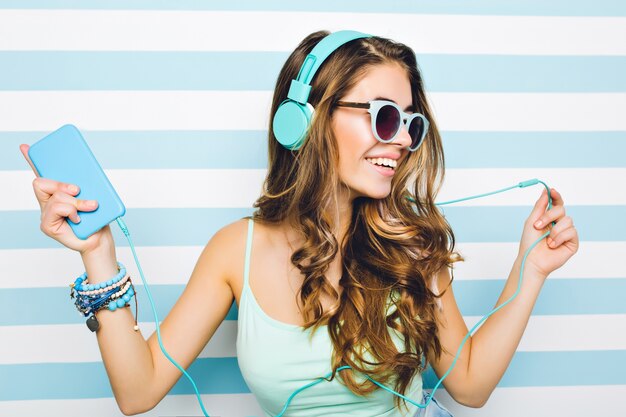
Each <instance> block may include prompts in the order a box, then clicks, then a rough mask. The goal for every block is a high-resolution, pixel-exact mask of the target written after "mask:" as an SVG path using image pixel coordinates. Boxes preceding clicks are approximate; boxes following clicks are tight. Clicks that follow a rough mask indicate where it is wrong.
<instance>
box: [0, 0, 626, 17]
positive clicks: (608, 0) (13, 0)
mask: <svg viewBox="0 0 626 417" xmlns="http://www.w3.org/2000/svg"><path fill="white" fill-rule="evenodd" d="M3 8H4V9H13V8H15V9H140V10H237V11H248V10H250V11H252V10H257V11H320V12H352V13H359V12H368V13H373V12H377V13H425V14H426V13H432V14H469V15H474V14H478V15H519V16H540V15H544V16H624V15H626V6H625V5H624V3H623V2H621V1H619V0H598V1H595V2H585V1H567V0H553V1H549V2H546V1H542V0H510V1H506V2H501V1H497V0H476V1H472V2H459V1H457V0H438V1H436V2H433V1H427V0H396V1H393V2H386V1H376V0H344V1H333V0H318V1H314V2H294V1H289V0H265V1H263V2H259V1H256V0H239V1H236V2H232V1H206V0H177V1H175V2H173V1H168V0H91V1H88V2H86V1H81V0H61V1H57V0H5V1H4V2H2V3H0V9H3Z"/></svg>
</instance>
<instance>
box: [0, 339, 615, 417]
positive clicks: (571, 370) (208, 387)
mask: <svg viewBox="0 0 626 417" xmlns="http://www.w3.org/2000/svg"><path fill="white" fill-rule="evenodd" d="M85 330H86V329H85ZM86 331H87V330H86ZM580 364H593V367H592V368H589V371H587V372H581V367H580V366H579V365H580ZM624 364H626V350H608V351H579V352H516V353H515V355H514V356H513V359H512V361H511V363H510V365H509V367H508V369H507V371H506V373H505V374H504V376H503V378H502V380H501V381H500V383H499V384H498V387H535V386H575V385H621V384H626V372H625V371H626V365H624ZM188 372H189V375H191V377H192V378H193V379H194V381H195V382H196V385H197V386H198V391H199V392H200V393H201V394H246V393H250V389H249V388H248V386H247V385H246V383H245V381H244V379H243V376H242V375H241V370H240V369H239V366H238V364H237V359H236V358H199V359H196V360H195V361H194V362H193V363H192V364H191V366H190V367H189V368H188ZM423 378H424V388H426V389H431V388H432V387H433V386H434V385H435V382H436V381H437V380H438V378H437V376H436V375H435V373H434V372H433V370H432V368H431V367H428V368H427V370H426V372H425V373H424V375H423ZM18 382H19V383H18ZM193 393H194V391H193V388H192V386H191V383H190V382H189V381H188V380H187V378H185V377H182V378H181V379H180V380H179V381H178V382H177V383H176V385H174V387H173V388H172V389H171V390H170V392H169V394H170V395H182V394H193ZM435 395H436V393H435ZM104 397H113V392H112V391H111V387H110V382H109V380H108V377H107V374H106V371H105V369H104V365H103V364H102V363H100V362H87V363H42V364H22V365H0V401H7V400H13V401H14V400H44V399H45V400H49V399H66V398H72V399H82V398H104ZM286 400H287V398H285V401H286ZM420 400H421V399H420ZM207 406H208V407H209V410H207V411H209V412H210V409H211V407H210V404H207Z"/></svg>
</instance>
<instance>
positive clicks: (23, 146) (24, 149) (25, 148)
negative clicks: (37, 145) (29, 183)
mask: <svg viewBox="0 0 626 417" xmlns="http://www.w3.org/2000/svg"><path fill="white" fill-rule="evenodd" d="M29 149H30V146H28V145H27V144H25V143H23V144H21V145H20V151H21V152H22V155H24V158H25V159H26V162H28V165H30V168H31V169H32V170H33V172H34V173H35V176H37V177H38V176H39V174H38V173H37V169H36V168H35V165H34V164H33V161H31V160H30V156H28V150H29Z"/></svg>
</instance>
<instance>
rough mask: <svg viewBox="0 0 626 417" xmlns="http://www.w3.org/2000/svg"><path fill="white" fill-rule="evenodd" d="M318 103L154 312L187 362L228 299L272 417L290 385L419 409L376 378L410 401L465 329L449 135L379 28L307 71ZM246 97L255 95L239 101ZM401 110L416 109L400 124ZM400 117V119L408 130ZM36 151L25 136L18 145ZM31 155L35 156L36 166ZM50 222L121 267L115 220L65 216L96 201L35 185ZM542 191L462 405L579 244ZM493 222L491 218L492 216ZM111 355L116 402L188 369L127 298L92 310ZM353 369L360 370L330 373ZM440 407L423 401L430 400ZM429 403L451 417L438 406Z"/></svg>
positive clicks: (342, 410) (49, 227)
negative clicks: (451, 211) (138, 319)
mask: <svg viewBox="0 0 626 417" xmlns="http://www.w3.org/2000/svg"><path fill="white" fill-rule="evenodd" d="M326 36H328V32H316V33H313V34H311V35H309V36H307V37H306V38H305V39H304V40H303V41H302V42H301V43H300V45H298V47H297V48H296V49H295V51H294V52H293V53H292V54H291V55H290V56H289V58H288V59H287V61H286V63H285V65H284V66H283V68H282V70H281V72H280V74H279V76H278V80H277V84H276V89H275V92H274V98H273V103H272V110H271V117H272V119H273V118H274V115H275V114H276V112H277V110H278V109H279V106H280V105H281V103H283V102H284V101H285V99H286V98H287V95H288V92H289V89H290V86H291V81H292V80H293V79H295V78H297V76H298V73H299V71H300V68H301V67H302V65H303V62H304V61H305V57H306V56H307V54H309V53H310V52H311V51H312V49H313V48H314V46H315V45H317V44H318V43H319V42H320V41H321V40H322V39H324V38H325V37H326ZM311 86H312V88H311V91H310V95H309V97H308V103H309V104H310V105H312V106H313V108H314V109H315V110H314V113H313V118H312V121H311V124H310V126H309V128H308V130H307V134H306V137H305V140H304V141H303V143H301V146H299V147H294V148H292V149H288V147H285V146H283V145H281V143H278V142H277V138H276V136H275V129H276V126H274V130H273V129H271V128H270V129H269V142H268V144H269V169H268V173H267V178H266V181H265V184H264V189H263V191H262V194H261V196H260V198H259V199H258V200H257V201H256V203H255V205H254V206H255V208H256V211H255V212H254V214H253V216H252V217H251V218H246V219H242V220H239V221H236V222H234V223H232V224H230V225H227V226H225V227H224V228H222V229H221V230H220V231H218V232H217V233H216V234H215V235H214V236H213V237H212V238H211V239H210V241H209V242H208V244H207V245H206V247H205V248H204V250H203V252H202V254H201V255H200V258H199V259H198V262H197V264H196V266H195V268H194V270H193V273H192V275H191V278H190V280H189V282H188V284H187V286H186V288H185V290H184V292H183V294H182V295H181V297H180V299H179V300H178V301H177V303H176V304H175V306H174V307H173V309H172V310H171V311H170V313H169V315H168V316H167V317H166V318H165V319H164V320H163V322H162V324H161V336H162V340H163V344H164V346H165V347H166V349H167V351H168V353H169V354H170V355H171V356H172V357H173V358H174V359H175V360H176V361H177V362H178V363H179V364H180V365H181V366H183V367H185V368H186V367H188V366H189V365H190V364H191V362H192V361H193V360H194V359H195V358H196V357H197V356H198V354H199V353H200V351H201V350H202V349H203V347H204V346H205V345H206V344H207V342H208V341H209V340H210V339H211V337H212V336H213V334H214V333H215V330H216V329H217V327H218V326H219V325H220V323H221V322H222V320H223V319H224V318H225V316H226V314H227V312H228V311H229V309H230V306H231V304H232V302H233V300H235V301H236V302H237V305H238V307H239V321H238V335H237V354H238V361H239V366H240V368H241V371H242V375H243V376H244V378H245V381H246V383H247V384H248V385H249V387H250V389H251V390H252V392H253V393H254V394H255V396H256V398H257V399H258V401H259V404H260V405H261V407H262V408H263V410H264V411H265V413H266V415H267V416H270V415H276V414H278V413H279V412H280V411H281V409H282V408H283V405H284V404H285V402H286V401H287V399H288V398H289V396H290V395H291V394H292V393H293V392H294V391H295V390H297V389H298V388H300V387H302V386H304V385H306V384H308V383H310V382H312V381H314V380H316V379H317V378H319V377H321V376H324V375H327V374H328V373H329V372H332V371H336V372H333V373H332V376H331V377H330V378H329V380H330V381H328V382H325V381H324V382H322V383H319V384H317V385H315V386H313V387H311V388H310V389H307V390H304V391H302V392H301V393H299V394H298V396H296V397H295V398H294V399H293V400H292V403H291V404H290V406H289V408H288V409H287V414H286V415H290V416H314V415H325V416H345V415H352V416H410V415H421V414H423V412H422V411H421V410H420V409H418V408H417V407H416V406H414V405H412V404H410V403H407V402H404V401H403V400H402V399H400V398H399V397H397V396H394V395H392V394H391V393H389V392H388V391H385V390H383V389H381V388H379V387H378V386H377V385H375V384H374V383H372V381H371V380H369V379H367V378H366V377H365V376H364V375H369V376H370V377H372V378H373V379H375V380H376V381H378V382H380V383H382V384H384V385H386V386H388V387H390V388H392V389H394V390H395V391H398V392H400V393H402V394H404V395H406V396H407V397H408V398H411V399H412V400H414V401H416V402H420V401H423V400H424V399H426V398H427V396H426V392H425V391H424V390H423V389H422V375H421V374H422V372H423V370H424V369H425V368H426V365H427V364H430V365H431V366H432V368H433V369H434V371H435V373H436V374H437V375H438V376H439V377H441V376H442V375H443V374H444V373H445V372H446V371H447V370H448V368H449V367H450V365H451V364H452V362H453V359H454V356H455V354H456V352H457V350H458V349H459V346H460V344H461V341H462V339H463V338H464V337H465V335H466V334H467V332H468V329H467V326H466V325H465V322H464V321H463V318H462V316H461V313H460V312H459V309H458V307H457V304H456V301H455V298H454V294H453V291H452V286H451V285H450V284H451V282H452V277H451V273H450V270H451V266H452V264H453V263H454V262H456V261H459V260H462V258H461V256H460V255H459V254H458V253H457V252H455V250H454V243H455V241H454V234H453V231H452V229H451V228H450V226H449V224H448V223H447V221H446V219H445V218H444V217H443V216H442V215H441V214H440V212H439V211H438V209H437V208H436V206H435V197H436V195H437V192H438V190H439V187H440V184H441V181H442V180H443V174H444V156H443V148H442V142H441V137H440V133H439V131H438V129H437V125H436V123H435V120H434V118H433V115H432V112H431V110H430V108H429V105H428V103H427V101H426V96H425V93H424V87H423V83H422V77H421V75H420V72H419V70H418V66H417V62H416V59H415V54H414V52H413V51H412V50H411V49H410V48H409V47H407V46H405V45H402V44H399V43H395V42H393V41H391V40H388V39H384V38H380V37H362V38H358V39H353V40H351V41H348V42H346V43H345V44H343V45H341V46H339V47H337V48H336V50H334V52H332V54H330V55H329V56H328V58H327V59H326V60H325V61H324V62H323V64H322V65H321V67H320V68H319V70H318V71H317V73H316V74H315V77H314V78H313V80H312V82H311ZM242 106H245V103H242ZM405 118H406V119H405ZM401 119H405V120H406V122H407V123H406V125H405V124H404V123H403V122H402V120H401ZM20 148H21V150H22V152H23V154H24V156H25V157H26V158H27V159H28V156H27V150H28V146H27V145H21V147H20ZM29 162H30V161H29ZM33 186H34V190H35V195H36V196H37V199H38V201H39V203H40V205H41V212H42V216H41V230H42V231H43V232H44V233H45V234H46V235H48V236H50V237H52V238H53V239H55V240H57V241H59V242H61V243H62V244H64V245H65V246H67V247H68V248H70V249H73V250H76V251H78V252H79V253H80V254H81V256H82V260H83V262H84V264H85V268H86V273H87V275H88V278H89V282H90V283H91V284H96V283H98V282H103V281H107V280H110V279H111V277H113V276H115V275H116V274H117V272H118V271H117V264H116V255H115V244H114V241H113V238H112V234H111V231H110V228H109V226H106V227H104V228H103V229H101V230H100V231H98V232H97V233H95V234H94V235H92V236H91V237H89V239H87V240H85V241H83V240H79V239H78V238H76V236H75V235H74V234H73V232H72V230H71V229H70V227H69V225H68V224H67V222H66V221H65V220H66V218H70V219H71V220H72V221H74V222H76V221H78V214H77V211H92V210H94V209H95V208H96V207H97V202H90V201H84V200H80V199H77V198H75V197H74V196H75V195H76V194H77V192H78V190H77V189H76V188H72V185H71V184H66V183H60V182H56V181H52V180H49V179H44V178H36V179H35V180H34V181H33ZM551 196H552V199H553V200H552V203H553V206H552V208H551V209H549V210H547V208H548V196H547V193H546V192H545V191H544V192H543V194H542V195H541V197H540V198H539V199H538V200H537V202H536V204H535V206H534V208H533V209H532V211H531V212H530V215H529V216H528V219H527V221H526V222H525V224H524V228H523V233H522V237H521V242H520V245H519V256H518V258H517V259H516V260H515V262H514V264H513V267H512V269H511V273H510V276H509V278H508V280H507V282H506V285H505V287H504V290H503V292H502V295H501V296H500V299H499V300H498V302H497V304H498V305H500V304H501V303H502V302H503V301H504V300H506V299H508V298H510V297H511V296H512V294H513V293H514V292H515V290H516V288H517V285H518V279H519V272H520V264H521V257H522V255H523V254H524V252H525V251H526V249H527V248H528V247H529V246H530V245H531V244H532V243H533V242H534V241H535V240H536V239H538V238H539V237H540V236H541V235H542V234H543V233H544V232H546V231H548V230H549V227H550V225H551V223H552V222H555V224H554V226H551V233H550V236H549V237H548V238H547V239H545V240H544V241H542V242H540V244H538V245H537V246H536V247H535V248H533V250H532V251H531V253H530V255H529V256H528V258H527V260H526V264H525V272H524V278H523V283H522V288H521V291H520V293H519V294H518V295H517V297H516V298H515V299H513V300H512V301H511V302H510V303H509V304H508V305H507V306H505V308H503V309H502V310H499V311H498V312H496V313H495V314H494V315H493V316H491V317H489V318H488V319H487V320H486V321H485V323H483V325H482V326H481V327H480V328H479V329H478V331H476V333H475V334H474V335H473V336H472V337H471V338H469V339H468V340H467V343H466V344H465V345H464V346H463V349H462V351H461V353H460V356H459V359H458V360H457V363H456V366H455V367H454V368H453V370H452V371H451V372H450V373H449V374H448V376H447V377H446V379H445V380H444V382H443V385H444V386H445V388H446V390H447V392H448V393H449V394H450V395H451V396H452V397H453V398H454V399H455V400H456V401H457V402H458V403H460V404H463V405H466V406H469V407H481V406H482V405H484V404H485V402H486V401H487V399H488V398H489V396H490V394H491V393H492V392H493V390H494V389H495V387H496V385H497V383H498V381H499V380H500V378H501V377H502V375H503V374H504V372H505V370H506V368H507V366H508V364H509V362H510V360H511V358H512V356H513V354H514V352H515V350H516V347H517V346H518V343H519V341H520V339H521V337H522V334H523V331H524V329H525V327H526V324H527V322H528V319H529V317H530V314H531V311H532V308H533V305H534V303H535V300H536V298H537V296H538V294H539V291H540V289H541V287H542V284H543V282H544V281H545V279H546V277H547V276H548V274H550V272H552V271H553V270H555V269H557V268H558V267H560V266H561V265H563V264H564V263H565V262H566V261H567V260H568V259H569V258H570V257H571V256H572V255H573V254H574V253H575V252H576V251H577V248H578V236H577V232H576V230H575V229H574V226H573V223H572V219H571V218H570V217H569V216H566V214H565V209H564V206H563V200H562V198H561V196H560V194H559V193H558V192H557V191H556V190H554V189H551ZM485 222H486V223H487V222H488V219H485ZM96 315H97V319H98V321H99V322H100V328H99V330H98V331H97V333H96V334H97V338H98V343H99V346H100V350H101V352H102V358H103V361H104V364H105V367H106V370H107V373H108V376H109V378H110V381H111V386H112V388H113V392H114V394H115V398H116V400H117V402H118V404H119V407H120V409H121V410H122V412H123V413H124V414H136V413H140V412H145V411H147V410H149V409H151V408H153V407H154V406H155V405H156V404H158V403H159V401H160V400H161V399H162V398H163V397H164V396H165V395H166V393H167V392H168V391H169V390H170V388H171V387H172V386H173V385H174V384H175V383H176V381H177V380H178V379H179V378H180V376H181V372H180V371H179V370H178V369H176V368H175V367H174V366H173V365H172V364H171V363H170V362H169V361H168V359H167V358H166V357H165V356H164V354H163V353H162V351H161V349H160V348H159V345H158V342H157V338H156V334H152V336H151V337H150V338H149V339H148V340H147V341H146V340H145V339H144V337H143V336H142V335H141V333H140V332H135V331H133V326H134V319H133V316H132V313H131V311H130V309H126V308H121V309H118V310H116V311H109V310H108V309H103V310H100V311H98V312H97V313H96ZM345 365H349V366H350V367H351V368H352V369H343V370H340V371H337V369H338V368H340V367H342V366H345ZM431 406H432V407H434V408H433V409H430V407H431ZM429 409H430V410H427V412H430V413H432V414H431V415H449V413H448V412H447V411H446V410H445V409H444V408H443V407H441V406H439V405H438V404H437V403H436V402H435V401H433V402H432V403H430V405H429Z"/></svg>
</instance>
